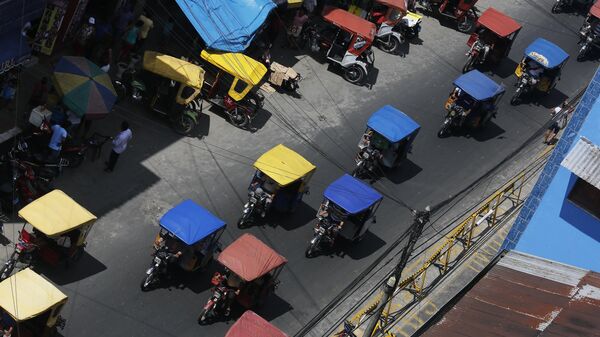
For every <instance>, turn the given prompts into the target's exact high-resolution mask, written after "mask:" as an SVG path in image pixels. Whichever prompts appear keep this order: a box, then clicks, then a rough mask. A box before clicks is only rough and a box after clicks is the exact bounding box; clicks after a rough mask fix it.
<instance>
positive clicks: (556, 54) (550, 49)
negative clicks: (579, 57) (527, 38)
mask: <svg viewBox="0 0 600 337" xmlns="http://www.w3.org/2000/svg"><path fill="white" fill-rule="evenodd" d="M525 56H527V57H529V58H531V59H532V60H534V61H536V62H537V63H539V64H540V65H542V66H543V67H545V68H548V69H552V68H555V67H558V66H559V65H561V63H563V62H565V61H566V60H567V59H568V58H569V54H567V53H566V52H565V51H564V50H562V49H560V47H559V46H557V45H555V44H554V43H552V42H550V41H548V40H546V39H542V38H538V39H537V40H535V41H533V42H532V43H531V44H530V45H529V46H528V47H527V49H525Z"/></svg>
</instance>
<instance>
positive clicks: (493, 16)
mask: <svg viewBox="0 0 600 337" xmlns="http://www.w3.org/2000/svg"><path fill="white" fill-rule="evenodd" d="M477 22H478V23H479V24H480V25H482V26H484V27H486V28H487V29H489V30H491V31H492V32H494V33H496V34H497V35H498V36H500V37H507V36H509V35H510V34H512V33H514V32H516V31H518V30H519V29H521V25H520V24H518V23H517V21H515V20H514V19H513V18H511V17H510V16H508V15H506V14H504V13H502V12H500V11H498V10H496V9H494V8H493V7H490V8H488V9H486V10H485V12H483V14H481V16H480V17H479V19H478V20H477Z"/></svg>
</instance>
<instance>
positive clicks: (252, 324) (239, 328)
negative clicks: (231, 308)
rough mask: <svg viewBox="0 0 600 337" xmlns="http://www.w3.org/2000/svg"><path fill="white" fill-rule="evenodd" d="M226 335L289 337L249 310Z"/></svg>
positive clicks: (234, 336) (231, 336)
mask: <svg viewBox="0 0 600 337" xmlns="http://www.w3.org/2000/svg"><path fill="white" fill-rule="evenodd" d="M225 337H288V335H286V334H284V333H283V332H281V330H279V329H277V328H276V327H275V326H273V325H272V324H271V323H269V322H267V321H266V320H265V319H264V318H262V317H260V316H258V315H257V314H256V313H254V312H253V311H250V310H248V311H246V312H245V313H244V314H243V315H242V317H240V318H239V319H238V320H237V321H236V322H235V323H234V324H233V325H232V326H231V328H230V329H229V331H227V334H226V335H225Z"/></svg>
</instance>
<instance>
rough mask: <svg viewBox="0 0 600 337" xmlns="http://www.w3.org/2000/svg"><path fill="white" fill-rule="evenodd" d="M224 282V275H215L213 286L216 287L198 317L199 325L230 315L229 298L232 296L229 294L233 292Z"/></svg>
mask: <svg viewBox="0 0 600 337" xmlns="http://www.w3.org/2000/svg"><path fill="white" fill-rule="evenodd" d="M224 281H225V276H224V275H221V274H219V273H215V275H214V276H213V278H212V280H211V282H212V284H213V285H214V288H213V293H212V295H211V296H210V298H209V299H208V301H207V302H206V304H205V305H204V307H203V308H202V312H201V313H200V316H199V317H198V324H206V323H208V322H209V321H212V320H214V319H216V318H217V317H219V316H221V315H223V316H228V315H229V312H228V311H229V308H227V296H230V294H229V293H230V292H231V291H233V290H232V289H229V288H227V287H226V286H225V285H224V283H223V282H224Z"/></svg>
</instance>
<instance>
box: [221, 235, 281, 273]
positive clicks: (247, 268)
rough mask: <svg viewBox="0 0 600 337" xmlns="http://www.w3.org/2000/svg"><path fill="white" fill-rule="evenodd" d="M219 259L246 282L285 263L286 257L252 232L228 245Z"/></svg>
mask: <svg viewBox="0 0 600 337" xmlns="http://www.w3.org/2000/svg"><path fill="white" fill-rule="evenodd" d="M217 260H218V261H219V262H220V263H221V264H222V265H224V266H225V267H227V269H229V270H231V271H232V272H234V273H235V274H236V275H237V276H239V277H240V278H241V279H242V280H244V281H246V282H251V281H254V280H255V279H257V278H259V277H261V276H263V275H265V274H266V273H268V272H270V271H271V270H273V269H275V268H277V267H279V266H281V265H283V264H285V263H286V262H287V260H286V259H285V257H283V256H281V255H279V254H278V253H277V252H276V251H274V250H273V249H271V248H270V247H269V246H267V245H265V244H264V243H263V242H262V241H260V240H259V239H257V238H256V237H255V236H253V235H251V234H244V235H242V236H240V237H239V238H238V239H237V240H235V241H234V242H233V243H232V244H230V245H229V246H227V248H225V249H224V250H223V252H221V254H219V257H218V258H217Z"/></svg>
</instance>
